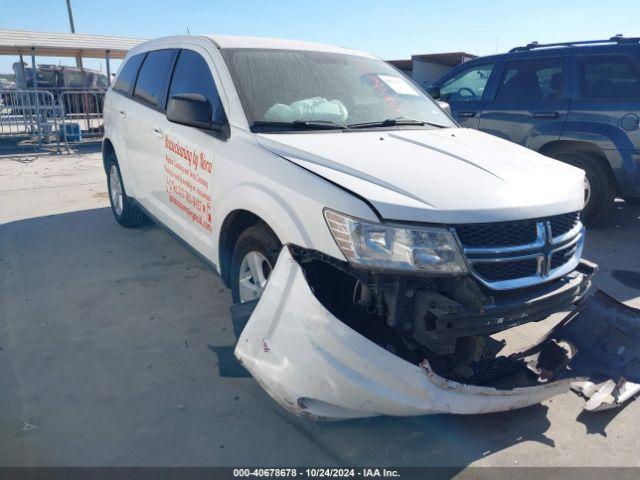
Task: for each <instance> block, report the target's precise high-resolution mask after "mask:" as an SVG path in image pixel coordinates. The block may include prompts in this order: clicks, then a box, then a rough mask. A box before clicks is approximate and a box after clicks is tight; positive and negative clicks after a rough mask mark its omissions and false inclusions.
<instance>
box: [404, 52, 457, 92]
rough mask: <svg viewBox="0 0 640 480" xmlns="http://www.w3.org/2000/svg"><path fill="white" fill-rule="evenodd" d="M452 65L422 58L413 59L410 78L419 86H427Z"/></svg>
mask: <svg viewBox="0 0 640 480" xmlns="http://www.w3.org/2000/svg"><path fill="white" fill-rule="evenodd" d="M451 68H452V67H448V66H446V65H438V64H435V63H429V62H426V61H424V60H417V59H414V60H413V71H412V78H413V80H414V81H415V82H417V83H418V85H420V86H421V87H423V88H424V87H427V86H428V85H431V84H432V83H433V82H435V81H436V80H437V79H439V78H440V77H441V76H442V75H444V74H445V73H447V72H448V71H449V70H451Z"/></svg>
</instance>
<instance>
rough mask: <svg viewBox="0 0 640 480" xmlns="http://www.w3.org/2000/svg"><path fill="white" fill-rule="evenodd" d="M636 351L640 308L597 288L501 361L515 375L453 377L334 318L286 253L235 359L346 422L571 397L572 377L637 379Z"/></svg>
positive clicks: (284, 394) (302, 402)
mask: <svg viewBox="0 0 640 480" xmlns="http://www.w3.org/2000/svg"><path fill="white" fill-rule="evenodd" d="M612 302H614V303H612ZM604 312H606V315H604ZM639 345H640V312H638V311H636V310H634V309H631V308H629V307H625V306H624V305H622V307H621V306H620V304H618V302H615V301H613V300H611V301H610V299H609V297H608V296H607V295H606V294H604V293H603V292H600V291H599V292H597V293H596V295H594V296H593V297H591V298H590V299H589V300H587V301H586V302H584V303H583V304H582V305H581V306H580V307H578V309H576V311H574V312H573V313H572V314H571V315H569V316H568V317H567V318H565V319H564V320H563V321H561V322H560V323H559V324H558V326H556V327H555V328H554V329H552V330H551V331H550V332H549V333H548V335H547V336H546V337H545V338H544V339H543V340H542V341H541V342H540V343H538V344H537V345H535V346H533V347H531V348H529V349H527V350H525V351H523V352H521V353H518V354H514V355H511V356H509V357H498V359H501V360H503V363H504V361H507V362H509V364H510V365H511V367H510V371H511V370H512V374H511V377H513V378H511V377H509V378H504V377H503V378H501V379H500V381H499V382H496V383H495V384H493V385H478V384H467V383H464V382H460V381H454V380H451V379H448V378H445V377H444V376H443V375H440V374H438V373H436V371H435V370H434V368H432V366H431V364H430V362H429V361H428V360H426V359H425V360H423V361H422V362H421V363H420V364H414V363H411V362H409V361H407V360H405V359H403V358H401V357H400V356H398V355H396V354H394V353H392V352H391V351H388V350H387V349H385V348H383V347H382V346H379V345H378V344H376V343H374V342H373V341H371V340H370V339H368V338H366V337H365V336H363V335H361V334H360V333H358V332H356V331H355V330H353V329H352V328H350V327H349V326H348V325H346V324H345V323H344V322H343V321H341V320H340V319H338V318H337V317H336V316H335V315H333V314H332V313H331V312H329V310H328V309H327V308H325V307H324V306H323V305H322V303H321V302H320V301H319V300H318V299H317V298H316V296H315V295H314V293H313V291H312V289H311V287H310V286H309V284H308V283H307V279H306V277H305V272H304V270H303V268H302V267H301V265H300V264H299V263H298V261H297V260H296V259H295V258H294V257H293V256H292V254H291V252H290V249H289V248H288V247H285V248H283V249H282V251H281V253H280V256H279V258H278V261H277V263H276V266H275V268H274V270H273V272H272V273H271V276H270V278H269V282H268V284H267V287H266V289H265V291H264V292H263V295H262V297H261V299H260V301H259V302H258V303H257V305H256V306H255V309H254V310H253V312H252V313H251V316H250V318H249V320H248V322H247V324H246V326H245V328H244V329H243V331H242V333H241V335H240V338H239V340H238V344H237V346H236V349H235V355H236V357H237V358H238V359H239V360H240V362H241V363H242V364H243V365H244V366H245V367H246V368H247V370H248V371H249V372H250V373H251V374H252V375H253V377H254V378H255V379H256V381H257V382H258V383H259V384H260V385H261V386H262V387H263V388H264V389H265V390H266V391H267V392H268V393H269V395H271V396H272V397H273V398H274V399H275V400H276V401H277V402H278V403H280V404H281V405H282V406H284V407H285V408H286V409H288V410H290V411H291V412H293V413H295V414H297V415H301V416H308V417H312V418H332V419H347V418H358V417H368V416H377V415H398V416H406V415H422V414H428V413H456V414H478V413H488V412H497V411H505V410H513V409H518V408H523V407H527V406H530V405H533V404H536V403H539V402H541V401H543V400H545V399H548V398H550V397H552V396H554V395H557V394H560V393H565V392H567V391H568V390H569V389H570V387H571V384H572V382H574V386H575V385H576V384H575V382H576V381H585V380H591V381H593V382H606V381H608V380H609V379H611V380H613V381H614V382H615V384H616V385H619V384H620V382H621V381H629V382H640V378H639V376H638V373H639V372H640V368H638V367H639V366H640V365H638V361H639V358H640V356H639V355H638V353H639V351H640V349H639V348H638V346H639ZM513 366H515V367H517V368H512V367H513ZM514 385H515V386H514ZM596 390H597V389H596Z"/></svg>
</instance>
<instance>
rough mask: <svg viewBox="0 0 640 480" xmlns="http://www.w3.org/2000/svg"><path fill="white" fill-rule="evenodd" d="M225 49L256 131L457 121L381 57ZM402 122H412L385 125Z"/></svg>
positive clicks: (225, 54) (246, 111) (447, 124)
mask: <svg viewBox="0 0 640 480" xmlns="http://www.w3.org/2000/svg"><path fill="white" fill-rule="evenodd" d="M222 53H223V55H224V57H225V61H226V63H227V65H228V66H229V70H230V71H231V75H232V77H233V80H234V83H235V85H236V88H237V89H238V93H239V95H240V99H241V101H242V105H243V107H244V110H245V113H246V115H247V118H248V121H249V124H250V125H251V126H252V128H253V129H255V128H260V127H265V124H266V123H272V124H278V123H281V124H291V123H293V122H326V123H327V124H329V123H333V124H339V125H358V124H365V123H378V122H384V121H385V120H390V119H391V120H394V119H405V120H407V119H409V120H412V121H415V124H416V125H417V124H419V122H424V123H425V124H437V125H444V126H453V125H454V123H453V122H452V121H451V120H450V119H449V117H448V116H447V115H446V114H445V113H444V112H443V111H442V110H440V108H439V107H438V106H437V105H435V103H434V102H433V101H432V100H431V99H430V98H429V97H428V96H427V95H426V94H424V93H423V92H422V91H421V90H420V89H419V88H418V87H416V86H415V85H414V84H412V83H411V82H410V81H408V80H407V79H406V78H405V76H404V75H402V73H400V72H398V71H397V70H396V69H395V68H393V67H392V66H390V65H389V64H387V63H385V62H383V61H381V60H377V59H373V58H366V57H360V56H355V55H344V54H338V53H327V52H314V51H301V50H271V49H225V50H222ZM400 123H408V122H402V121H401V120H398V121H397V124H393V125H391V124H385V126H393V127H396V126H397V127H400ZM261 124H262V125H261ZM379 126H382V125H379ZM414 127H415V125H414ZM404 128H406V126H405V127H404ZM431 128H432V127H431Z"/></svg>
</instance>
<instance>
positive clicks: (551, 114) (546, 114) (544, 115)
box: [533, 112, 560, 118]
mask: <svg viewBox="0 0 640 480" xmlns="http://www.w3.org/2000/svg"><path fill="white" fill-rule="evenodd" d="M559 116H560V114H559V113H558V112H534V113H533V118H558V117H559Z"/></svg>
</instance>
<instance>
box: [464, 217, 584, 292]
mask: <svg viewBox="0 0 640 480" xmlns="http://www.w3.org/2000/svg"><path fill="white" fill-rule="evenodd" d="M578 227H580V213H579V212H572V213H565V214H562V215H556V216H553V217H548V218H542V219H534V220H518V221H512V222H497V223H478V224H467V225H456V226H454V227H453V228H454V230H455V232H456V235H457V236H458V240H459V241H460V243H461V245H462V247H463V250H464V253H465V255H466V256H467V259H468V260H469V263H470V265H471V271H472V273H473V274H474V275H475V276H476V277H477V278H478V279H479V280H481V281H482V282H483V283H484V284H485V285H487V286H489V287H491V288H496V289H508V288H520V287H523V286H527V285H531V284H535V283H540V282H543V281H545V280H546V279H548V278H550V277H552V276H553V274H554V271H556V270H557V269H558V268H560V267H562V266H563V265H565V264H567V263H569V262H576V264H577V260H579V253H580V252H581V250H582V242H583V237H581V229H579V228H578ZM570 232H575V235H574V234H572V235H571V238H565V237H566V236H567V235H566V234H567V233H570ZM563 236H565V237H563ZM568 245H570V246H568ZM554 250H555V251H554Z"/></svg>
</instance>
